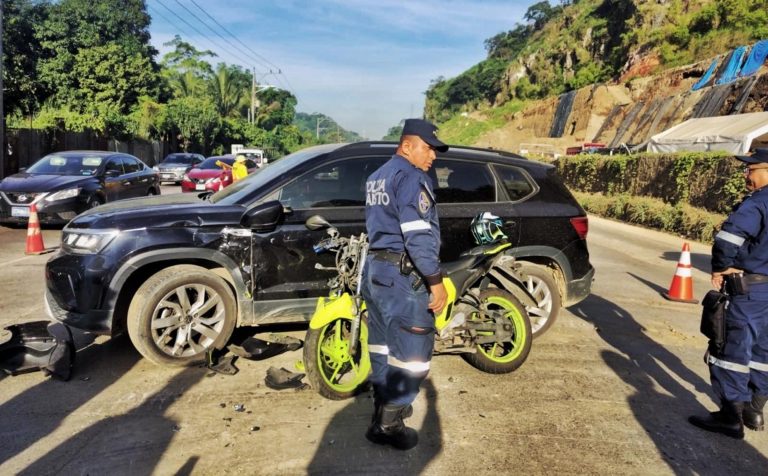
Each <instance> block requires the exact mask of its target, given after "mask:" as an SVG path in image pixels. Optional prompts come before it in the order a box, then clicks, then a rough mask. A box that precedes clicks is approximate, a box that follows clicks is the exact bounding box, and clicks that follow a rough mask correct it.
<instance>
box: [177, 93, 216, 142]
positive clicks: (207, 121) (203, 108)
mask: <svg viewBox="0 0 768 476" xmlns="http://www.w3.org/2000/svg"><path fill="white" fill-rule="evenodd" d="M221 127H222V121H221V117H220V116H219V114H218V113H217V112H216V107H215V106H214V105H213V103H212V102H211V101H210V100H208V98H198V97H184V98H177V99H173V100H171V101H170V102H169V103H168V108H167V113H166V121H165V124H164V129H165V130H166V131H168V132H171V133H174V132H178V139H179V143H180V144H181V147H182V149H183V150H184V151H187V150H190V148H194V150H201V151H203V152H204V153H206V154H207V153H208V152H210V151H211V150H212V149H213V147H214V139H215V138H216V136H217V134H218V133H219V130H220V129H221Z"/></svg>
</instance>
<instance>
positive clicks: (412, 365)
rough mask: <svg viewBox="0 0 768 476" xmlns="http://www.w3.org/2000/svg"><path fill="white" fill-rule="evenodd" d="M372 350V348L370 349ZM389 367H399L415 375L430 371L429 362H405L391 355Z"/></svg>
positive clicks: (388, 361)
mask: <svg viewBox="0 0 768 476" xmlns="http://www.w3.org/2000/svg"><path fill="white" fill-rule="evenodd" d="M368 348H369V349H370V347H368ZM387 365H391V366H392V367H397V368H400V369H403V370H407V371H409V372H413V373H421V372H428V371H429V362H403V361H402V360H398V359H396V358H395V357H392V356H391V355H390V356H388V357H387Z"/></svg>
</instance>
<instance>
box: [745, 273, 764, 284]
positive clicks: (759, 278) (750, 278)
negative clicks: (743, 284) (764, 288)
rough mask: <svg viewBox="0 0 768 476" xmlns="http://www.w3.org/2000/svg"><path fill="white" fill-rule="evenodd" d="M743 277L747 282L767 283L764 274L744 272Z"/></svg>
mask: <svg viewBox="0 0 768 476" xmlns="http://www.w3.org/2000/svg"><path fill="white" fill-rule="evenodd" d="M744 278H746V280H747V282H748V283H749V284H762V283H768V276H766V275H764V274H753V273H744Z"/></svg>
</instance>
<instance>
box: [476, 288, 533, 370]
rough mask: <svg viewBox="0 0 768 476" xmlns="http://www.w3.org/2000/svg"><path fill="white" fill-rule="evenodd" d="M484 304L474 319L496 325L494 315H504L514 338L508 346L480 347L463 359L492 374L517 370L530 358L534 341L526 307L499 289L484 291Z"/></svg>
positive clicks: (498, 344)
mask: <svg viewBox="0 0 768 476" xmlns="http://www.w3.org/2000/svg"><path fill="white" fill-rule="evenodd" d="M480 302H481V304H480V306H481V308H482V309H480V310H479V311H478V312H476V313H474V315H473V316H472V317H471V319H472V320H482V321H488V322H492V321H493V319H492V318H491V317H490V314H491V313H503V316H504V317H505V318H506V319H508V320H509V323H510V324H511V326H512V338H511V340H510V341H505V342H493V343H489V344H478V345H477V349H476V350H477V351H476V352H475V353H474V354H462V357H464V360H466V361H467V362H469V364H470V365H472V366H473V367H475V368H476V369H478V370H482V371H483V372H488V373H491V374H505V373H509V372H513V371H515V370H517V369H518V368H519V367H520V366H521V365H523V363H524V362H525V360H526V359H527V358H528V354H529V353H530V352H531V342H532V341H533V333H532V332H531V321H530V320H529V319H528V314H527V313H526V311H525V307H524V306H523V305H522V304H521V303H520V301H518V300H517V298H515V297H514V296H513V295H512V294H510V293H508V292H506V291H503V290H501V289H496V288H491V289H486V290H484V291H481V292H480ZM478 334H480V333H478ZM483 334H486V335H488V334H491V333H483Z"/></svg>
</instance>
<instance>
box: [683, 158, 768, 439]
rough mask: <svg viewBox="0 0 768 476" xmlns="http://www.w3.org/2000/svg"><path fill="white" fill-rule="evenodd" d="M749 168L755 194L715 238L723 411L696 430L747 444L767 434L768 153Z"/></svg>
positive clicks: (716, 374)
mask: <svg viewBox="0 0 768 476" xmlns="http://www.w3.org/2000/svg"><path fill="white" fill-rule="evenodd" d="M736 158H737V159H738V160H740V161H742V162H744V174H745V179H746V183H747V188H748V189H749V190H750V191H751V193H750V194H749V195H748V196H747V197H746V198H745V199H744V201H742V202H741V204H739V205H738V206H737V207H736V208H735V209H734V211H733V212H732V213H731V214H730V215H729V216H728V219H727V220H726V221H725V222H724V223H723V225H722V227H721V229H720V231H719V232H718V233H717V235H715V243H714V245H713V246H712V285H713V286H714V287H715V288H716V289H721V288H722V286H723V284H725V290H726V293H727V294H728V295H729V302H728V305H727V307H726V312H725V324H726V326H725V329H726V332H725V343H724V345H723V346H722V348H721V349H720V350H718V351H716V352H714V353H713V352H712V349H710V353H709V354H708V355H707V361H708V363H709V370H710V379H711V381H712V389H713V390H714V392H715V394H716V395H717V397H718V398H719V399H720V402H721V409H720V411H718V412H713V413H711V414H709V415H708V416H706V417H698V416H693V417H690V418H689V419H688V421H690V422H691V423H692V424H694V425H696V426H698V427H699V428H703V429H705V430H707V431H712V432H717V433H722V434H725V435H728V436H731V437H733V438H738V439H741V438H744V426H745V425H746V426H747V427H748V428H750V429H752V430H763V429H764V426H765V424H764V420H763V407H764V406H765V403H766V401H768V149H757V150H756V151H755V153H754V154H753V155H751V156H737V157H736Z"/></svg>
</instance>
